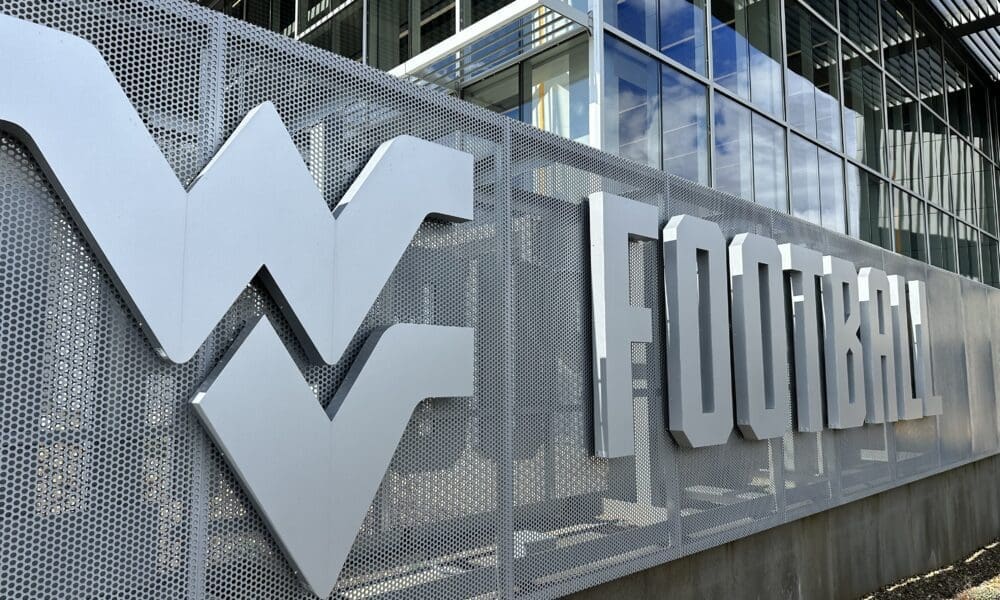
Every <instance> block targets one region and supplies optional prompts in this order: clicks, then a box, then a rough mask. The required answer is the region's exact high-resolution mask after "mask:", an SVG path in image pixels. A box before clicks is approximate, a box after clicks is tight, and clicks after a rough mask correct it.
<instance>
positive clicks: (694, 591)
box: [569, 457, 1000, 600]
mask: <svg viewBox="0 0 1000 600" xmlns="http://www.w3.org/2000/svg"><path fill="white" fill-rule="evenodd" d="M997 537H1000V457H992V458H987V459H983V460H980V461H977V462H974V463H971V464H969V465H966V466H964V467H960V468H957V469H953V470H951V471H947V472H945V473H942V474H940V475H935V476H933V477H929V478H926V479H922V480H920V481H916V482H914V483H911V484H909V485H905V486H903V487H899V488H895V489H892V490H889V491H886V492H883V493H881V494H877V495H874V496H870V497H868V498H863V499H861V500H857V501H855V502H851V503H849V504H846V505H844V506H841V507H838V508H834V509H831V510H828V511H825V512H822V513H819V514H817V515H813V516H811V517H806V518H804V519H800V520H798V521H794V522H792V523H788V524H786V525H781V526H779V527H775V528H773V529H769V530H767V531H764V532H761V533H758V534H756V535H752V536H750V537H746V538H742V539H739V540H736V541H734V542H731V543H728V544H725V545H723V546H719V547H716V548H712V549H709V550H705V551H704V552H699V553H698V554H694V555H691V556H688V557H685V558H681V559H678V560H675V561H672V562H669V563H666V564H664V565H660V566H659V567H654V568H652V569H648V570H645V571H640V572H638V573H635V574H633V575H630V576H628V577H623V578H621V579H616V580H614V581H610V582H608V583H605V584H603V585H599V586H597V587H593V588H590V589H587V590H584V591H582V592H578V593H576V594H574V595H572V596H569V598H572V599H574V600H590V599H598V598H602V599H603V598H664V597H666V596H667V595H669V597H671V598H761V599H767V600H771V599H777V598H808V599H813V598H858V597H860V596H864V595H866V594H868V593H871V592H873V591H875V590H877V589H878V588H880V587H882V586H884V585H886V584H888V583H891V582H893V581H896V580H899V579H902V578H904V577H907V576H910V575H913V574H915V573H922V572H926V571H930V570H933V569H934V568H935V567H938V566H941V565H943V564H947V563H950V562H953V561H955V560H958V559H959V558H961V557H963V556H965V555H967V554H969V553H970V552H972V551H974V550H975V549H976V548H978V547H980V546H983V545H985V544H987V543H989V542H991V541H993V540H994V539H996V538H997Z"/></svg>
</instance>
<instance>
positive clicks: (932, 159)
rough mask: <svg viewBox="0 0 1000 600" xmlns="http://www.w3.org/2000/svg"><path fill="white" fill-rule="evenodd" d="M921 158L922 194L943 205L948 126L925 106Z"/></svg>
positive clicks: (946, 166)
mask: <svg viewBox="0 0 1000 600" xmlns="http://www.w3.org/2000/svg"><path fill="white" fill-rule="evenodd" d="M922 117H923V119H922V122H921V127H922V130H923V136H922V143H921V150H920V155H921V160H922V171H923V177H924V185H923V189H924V196H925V197H926V198H927V199H928V200H930V201H931V202H932V203H934V204H936V205H938V206H944V205H945V189H947V188H946V187H945V185H946V183H947V181H946V177H945V175H946V174H947V173H948V144H947V143H946V139H947V138H946V136H947V135H948V127H947V126H946V125H945V124H944V121H942V120H941V119H939V118H937V117H936V116H934V114H933V113H931V111H929V110H928V109H927V108H924V109H923V110H922Z"/></svg>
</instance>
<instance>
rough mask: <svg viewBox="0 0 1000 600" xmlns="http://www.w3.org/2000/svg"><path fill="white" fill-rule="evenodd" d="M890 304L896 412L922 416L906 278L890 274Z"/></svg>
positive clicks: (905, 416) (915, 416)
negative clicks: (912, 362) (915, 384)
mask: <svg viewBox="0 0 1000 600" xmlns="http://www.w3.org/2000/svg"><path fill="white" fill-rule="evenodd" d="M889 303H890V305H891V306H892V348H893V353H894V354H895V355H896V372H895V377H896V411H897V414H898V415H899V418H900V419H904V420H907V419H919V418H921V417H923V416H924V405H923V402H922V401H921V400H920V398H915V397H914V396H913V370H912V368H911V366H910V360H911V358H912V356H913V353H912V352H910V311H909V307H908V303H907V301H906V278H905V277H900V276H899V275H890V276H889Z"/></svg>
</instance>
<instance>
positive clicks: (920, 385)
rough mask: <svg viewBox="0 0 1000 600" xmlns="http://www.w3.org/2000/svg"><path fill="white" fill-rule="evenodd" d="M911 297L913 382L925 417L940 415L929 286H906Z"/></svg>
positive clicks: (918, 284)
mask: <svg viewBox="0 0 1000 600" xmlns="http://www.w3.org/2000/svg"><path fill="white" fill-rule="evenodd" d="M906 287H907V290H908V291H909V296H910V325H911V326H912V329H913V382H914V388H915V392H916V394H917V397H918V398H920V399H921V400H923V403H924V416H925V417H929V416H932V415H940V414H941V413H942V412H943V410H944V407H943V406H942V404H941V396H936V395H935V394H934V369H933V367H932V366H931V330H930V325H928V323H927V285H926V284H925V283H924V282H923V281H910V282H909V283H907V284H906Z"/></svg>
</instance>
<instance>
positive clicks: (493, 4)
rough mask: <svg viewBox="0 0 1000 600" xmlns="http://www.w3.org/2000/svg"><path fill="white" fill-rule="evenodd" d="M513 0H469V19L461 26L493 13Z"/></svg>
mask: <svg viewBox="0 0 1000 600" xmlns="http://www.w3.org/2000/svg"><path fill="white" fill-rule="evenodd" d="M513 1H514V0H476V1H475V2H470V3H469V5H470V8H471V9H472V15H471V19H470V20H469V21H468V22H467V23H466V24H465V25H463V27H465V26H466V25H469V24H471V23H475V22H476V21H478V20H480V19H482V18H483V17H487V16H489V15H491V14H493V13H495V12H496V11H498V10H500V9H501V8H503V7H504V6H507V5H508V4H510V3H511V2H513ZM462 10H463V11H465V10H466V9H465V8H464V7H463V8H462ZM466 18H468V17H464V18H463V20H464V19H466Z"/></svg>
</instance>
